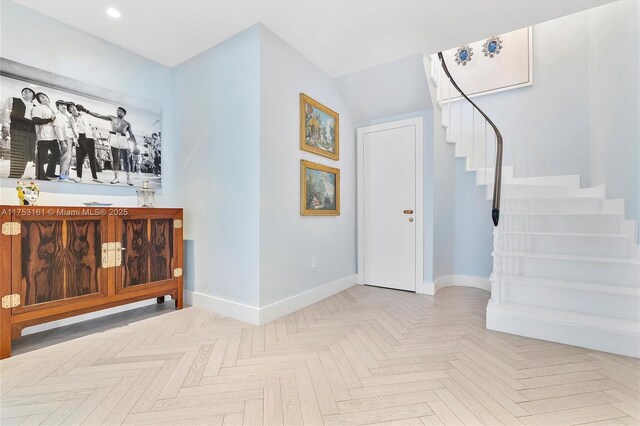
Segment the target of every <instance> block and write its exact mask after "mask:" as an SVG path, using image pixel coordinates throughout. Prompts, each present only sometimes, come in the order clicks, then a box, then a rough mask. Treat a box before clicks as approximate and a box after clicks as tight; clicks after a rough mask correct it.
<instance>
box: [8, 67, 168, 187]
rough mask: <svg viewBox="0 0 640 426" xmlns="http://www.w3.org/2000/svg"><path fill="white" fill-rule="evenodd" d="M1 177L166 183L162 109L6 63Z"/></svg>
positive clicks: (133, 184)
mask: <svg viewBox="0 0 640 426" xmlns="http://www.w3.org/2000/svg"><path fill="white" fill-rule="evenodd" d="M0 93H2V99H0V102H1V111H0V121H1V122H2V135H1V138H0V178H8V179H12V180H21V179H25V180H40V181H54V182H56V183H57V182H64V183H67V184H69V183H71V184H75V183H85V184H91V185H106V186H124V187H142V186H143V184H144V182H145V181H148V182H149V187H150V188H152V189H158V188H160V187H161V186H162V166H161V165H162V159H161V156H162V108H161V106H160V105H157V104H155V103H152V102H148V101H146V100H143V99H139V98H136V97H133V96H129V95H127V94H122V93H117V92H113V91H111V90H108V89H104V88H101V87H98V86H94V85H92V84H89V83H85V82H82V81H78V80H74V79H71V78H69V77H66V76H63V75H59V74H54V73H52V72H49V71H45V70H42V69H38V68H34V67H31V66H28V65H25V64H21V63H19V62H14V61H11V60H9V59H6V58H0Z"/></svg>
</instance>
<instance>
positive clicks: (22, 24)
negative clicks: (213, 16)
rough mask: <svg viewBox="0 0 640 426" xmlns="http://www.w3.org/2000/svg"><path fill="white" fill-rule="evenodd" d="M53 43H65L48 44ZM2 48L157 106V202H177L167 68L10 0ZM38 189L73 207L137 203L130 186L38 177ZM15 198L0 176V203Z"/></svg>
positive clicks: (48, 201) (0, 20)
mask: <svg viewBox="0 0 640 426" xmlns="http://www.w3.org/2000/svg"><path fill="white" fill-rule="evenodd" d="M51 43H54V45H55V46H63V48H52V44H51ZM0 52H1V53H0V54H1V55H2V57H4V58H7V59H11V60H13V61H16V62H21V63H23V64H26V65H30V66H32V67H36V68H40V69H43V70H46V71H50V72H53V73H56V74H60V75H63V76H65V77H69V78H73V79H76V80H79V81H82V82H86V83H90V84H93V85H96V86H99V87H104V88H106V89H109V90H113V91H115V92H120V93H124V94H126V95H130V96H133V97H137V98H140V99H144V100H147V101H151V102H154V103H157V104H159V105H161V107H162V111H163V114H162V133H163V135H165V137H164V141H163V162H162V185H163V187H162V190H160V191H158V192H157V194H156V196H157V203H156V204H157V206H158V207H176V206H178V205H179V203H177V202H176V198H175V196H176V194H177V192H178V188H176V186H174V185H173V184H172V182H174V181H175V178H176V174H177V168H178V167H177V164H176V163H175V161H173V158H175V153H176V152H177V150H178V146H177V143H176V141H175V140H174V139H173V138H171V137H170V135H171V131H172V119H171V118H172V117H171V112H170V110H171V87H170V86H171V69H169V68H167V67H165V66H163V65H160V64H158V63H155V62H153V61H150V60H148V59H145V58H143V57H142V56H139V55H136V54H135V53H132V52H130V51H128V50H124V49H122V48H120V47H117V46H115V45H113V44H110V43H108V42H105V41H104V40H101V39H98V38H96V37H93V36H91V35H89V34H87V33H85V32H82V31H80V30H77V29H75V28H73V27H71V26H68V25H66V24H63V23H61V22H59V21H56V20H54V19H52V18H49V17H47V16H45V15H41V14H39V13H37V12H34V11H32V10H31V9H28V8H25V7H23V6H20V5H18V4H16V3H14V2H8V1H3V2H2V14H1V15H0ZM9 96H13V94H5V93H2V94H0V98H1V99H2V102H4V99H5V98H6V97H9ZM40 189H41V191H42V192H41V196H40V201H39V204H41V205H69V206H75V205H81V203H82V202H85V201H98V200H99V201H108V202H112V203H114V204H116V205H119V206H135V205H136V202H137V201H136V192H135V189H133V188H123V187H112V186H109V185H101V186H99V185H83V184H60V183H53V182H52V183H49V182H40ZM17 202H18V199H17V196H16V190H15V181H14V180H13V179H0V203H2V204H17Z"/></svg>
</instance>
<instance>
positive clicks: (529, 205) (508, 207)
mask: <svg viewBox="0 0 640 426" xmlns="http://www.w3.org/2000/svg"><path fill="white" fill-rule="evenodd" d="M578 212H580V213H601V212H602V199H601V198H593V197H581V198H545V197H540V198H507V199H505V200H502V201H501V213H578Z"/></svg>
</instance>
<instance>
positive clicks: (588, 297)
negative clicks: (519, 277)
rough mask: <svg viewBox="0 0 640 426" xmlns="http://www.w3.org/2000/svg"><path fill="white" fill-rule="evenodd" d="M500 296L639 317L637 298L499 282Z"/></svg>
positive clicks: (525, 302)
mask: <svg viewBox="0 0 640 426" xmlns="http://www.w3.org/2000/svg"><path fill="white" fill-rule="evenodd" d="M500 284H501V285H500V287H501V292H500V300H502V301H505V302H513V303H520V304H523V305H529V306H540V307H543V308H551V309H560V310H562V311H569V312H576V313H581V314H589V315H597V316H604V317H609V318H620V319H626V320H633V321H638V320H640V308H639V306H640V298H639V297H637V296H628V295H616V294H607V293H599V292H588V291H580V290H576V289H566V288H552V287H540V286H536V285H528V284H521V283H518V284H515V283H510V282H509V281H506V282H505V281H501V282H500Z"/></svg>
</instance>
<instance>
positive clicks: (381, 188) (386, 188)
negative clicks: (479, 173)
mask: <svg viewBox="0 0 640 426" xmlns="http://www.w3.org/2000/svg"><path fill="white" fill-rule="evenodd" d="M416 142H417V141H416V126H415V125H408V126H407V125H404V126H400V127H395V128H388V129H384V130H378V131H371V132H363V133H362V137H361V146H360V151H361V167H362V174H361V177H362V182H361V191H362V198H361V203H362V216H361V220H362V224H361V225H362V226H361V227H360V229H361V231H362V232H363V235H362V239H361V244H362V247H361V250H362V257H363V259H362V262H361V265H362V267H363V270H362V271H361V272H362V274H363V283H364V284H368V285H374V286H380V287H388V288H395V289H400V290H410V291H416V269H417V267H416V262H417V259H416V255H417V253H416V225H417V222H416V213H417V214H420V215H421V214H422V212H421V211H416V210H417V207H418V205H417V204H418V203H417V200H416ZM420 207H422V206H421V205H420ZM420 223H422V222H420Z"/></svg>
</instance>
